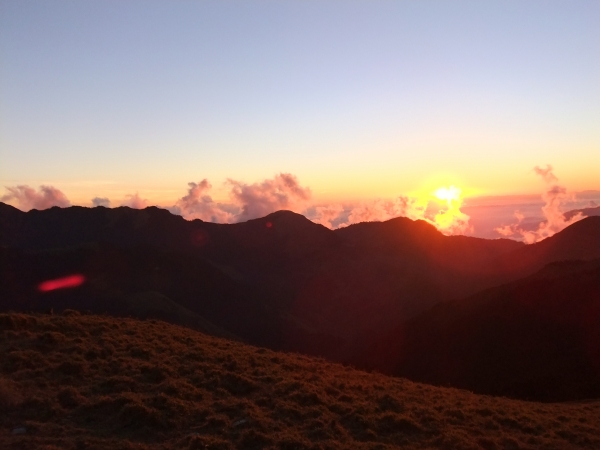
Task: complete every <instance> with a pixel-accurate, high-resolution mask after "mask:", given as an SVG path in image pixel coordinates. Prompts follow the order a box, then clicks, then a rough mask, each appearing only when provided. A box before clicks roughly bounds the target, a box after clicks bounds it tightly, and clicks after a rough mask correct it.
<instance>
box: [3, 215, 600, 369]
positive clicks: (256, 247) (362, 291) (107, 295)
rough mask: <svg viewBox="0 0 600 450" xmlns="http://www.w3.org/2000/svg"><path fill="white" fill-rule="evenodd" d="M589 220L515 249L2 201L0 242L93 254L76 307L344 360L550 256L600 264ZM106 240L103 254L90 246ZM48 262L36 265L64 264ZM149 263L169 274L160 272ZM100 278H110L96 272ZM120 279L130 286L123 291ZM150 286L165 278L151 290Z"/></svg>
mask: <svg viewBox="0 0 600 450" xmlns="http://www.w3.org/2000/svg"><path fill="white" fill-rule="evenodd" d="M598 219H600V218H594V217H590V218H586V219H583V220H581V221H579V222H577V223H575V224H574V225H572V226H571V227H568V228H567V229H565V230H563V231H562V232H560V233H558V234H556V235H555V236H553V237H552V238H549V239H546V240H544V241H542V242H540V243H537V244H532V245H525V244H523V243H519V242H516V241H512V240H508V239H496V240H486V239H479V238H472V237H466V236H444V235H443V234H441V233H440V232H439V231H437V230H436V229H435V228H434V227H433V226H431V225H430V224H428V223H426V222H423V221H412V220H410V219H407V218H396V219H392V220H389V221H386V222H370V223H359V224H355V225H351V226H348V227H346V228H342V229H339V230H329V229H327V228H325V227H323V226H321V225H318V224H315V223H312V222H311V221H309V220H308V219H306V218H305V217H303V216H302V215H299V214H295V213H293V212H290V211H278V212H276V213H273V214H270V215H268V216H266V217H263V218H260V219H255V220H250V221H247V222H243V223H236V224H215V223H207V222H203V221H201V220H193V221H186V220H184V219H183V218H182V217H180V216H175V215H172V214H171V213H169V212H168V211H166V210H162V209H159V208H155V207H150V208H146V209H143V210H133V209H130V208H127V207H119V208H114V209H109V208H103V207H98V208H83V207H71V208H64V209H61V208H50V209H48V210H44V211H36V210H32V211H29V212H27V213H24V212H21V211H18V210H16V209H15V208H12V207H10V206H8V205H5V204H0V225H1V226H2V230H1V234H0V246H3V247H6V248H7V249H8V250H19V251H22V252H28V255H29V256H23V255H22V256H21V257H22V258H33V259H36V258H38V259H40V258H41V259H40V261H42V260H43V258H45V257H46V256H44V252H50V253H52V254H54V255H55V257H56V258H58V259H60V258H67V259H68V258H69V257H70V256H68V255H67V256H65V255H66V253H64V252H65V251H66V250H69V251H70V252H77V251H83V252H84V254H85V255H87V256H81V257H80V258H79V259H78V260H77V261H79V263H80V264H81V270H83V269H85V268H86V267H87V266H86V261H87V260H88V259H89V260H92V261H95V260H97V259H101V260H102V258H105V259H104V260H103V261H105V262H104V263H102V264H100V265H97V266H95V267H96V268H95V272H93V276H92V279H93V280H96V279H105V280H108V281H107V284H106V285H105V288H103V289H104V290H101V291H97V292H96V293H94V295H88V296H83V295H82V296H80V297H79V298H83V297H85V298H86V299H87V300H86V301H88V302H90V301H92V300H93V301H94V302H97V305H96V306H95V307H94V308H91V306H89V305H88V306H86V308H88V309H90V310H94V311H103V310H108V307H107V306H106V305H104V303H106V302H112V303H113V304H120V303H119V301H118V300H115V298H120V297H118V296H116V297H115V295H114V293H115V292H116V293H117V294H119V292H126V295H127V296H132V295H136V294H144V293H145V292H155V293H157V294H159V295H162V296H163V297H166V298H167V299H169V300H172V301H173V302H175V303H177V304H178V305H180V306H181V307H183V308H185V309H186V310H189V311H192V312H193V313H195V314H197V315H198V316H199V317H201V318H203V319H204V320H206V321H208V322H209V323H211V324H213V325H214V326H216V327H218V328H220V329H222V330H224V331H226V332H229V333H232V334H233V335H236V336H238V337H240V338H242V339H244V340H246V341H247V342H250V343H255V344H260V345H265V346H268V347H270V348H274V349H279V350H290V351H298V352H302V353H308V354H314V355H320V356H325V357H327V358H329V359H333V360H338V361H342V360H343V361H349V362H353V361H354V360H355V359H356V358H358V357H359V356H360V355H361V354H362V352H363V351H364V350H365V349H367V348H369V346H370V345H371V344H373V343H375V342H377V341H378V340H379V339H380V337H381V336H383V335H385V334H386V333H388V332H391V331H393V330H395V329H397V328H398V326H399V325H401V324H403V323H406V322H407V321H409V320H411V319H412V318H414V317H416V316H417V315H419V314H421V313H423V312H425V311H427V310H428V309H429V308H431V307H433V306H434V305H436V304H439V303H441V302H446V301H449V300H452V299H457V298H464V297H467V296H469V295H474V294H475V293H477V292H479V291H481V290H484V289H488V288H490V287H493V286H497V285H500V284H502V283H508V282H511V281H514V280H517V279H519V278H523V277H526V276H529V275H531V274H533V273H535V272H536V271H537V270H540V269H541V268H542V267H543V266H544V265H545V264H548V263H551V262H554V261H560V260H562V259H591V258H599V257H600V222H599V221H598ZM107 246H108V247H110V248H112V249H113V250H111V251H112V252H113V253H112V254H113V255H114V256H113V257H108V256H107V255H109V254H111V253H110V252H108V253H107V251H105V250H102V249H104V248H108V247H107ZM81 248H86V249H87V250H80V249H81ZM94 248H99V249H100V250H99V253H95V251H92V250H90V249H94ZM78 249H79V250H78ZM57 250H61V251H62V253H61V252H60V251H58V252H57ZM86 251H87V252H88V253H85V252H86ZM131 252H133V253H136V252H137V253H139V255H138V256H135V257H134V256H131ZM144 252H146V253H144ZM56 255H58V256H56ZM61 255H62V256H61ZM128 255H129V256H128ZM58 259H57V260H55V261H54V262H52V263H51V264H47V266H48V267H62V266H61V264H63V263H59V262H58ZM146 260H147V263H146ZM113 261H114V262H113ZM177 261H185V263H184V262H177ZM23 264H25V263H23ZM36 264H37V265H36ZM40 264H42V263H41V262H38V263H35V264H34V263H33V262H29V263H26V264H25V266H26V267H28V265H33V266H35V267H40ZM65 264H66V263H65ZM68 267H69V270H70V271H76V270H77V267H76V266H74V265H70V266H68ZM155 267H171V268H172V269H170V270H168V271H167V275H165V276H164V277H163V278H161V277H157V274H156V272H155ZM116 268H120V269H118V270H117V269H116ZM36 270H37V269H36ZM45 270H46V269H45ZM65 270H66V269H65ZM86 270H87V269H86ZM103 271H105V272H106V273H107V274H109V275H107V276H106V277H104V278H102V277H103V275H102V273H103ZM53 273H54V274H55V275H52V276H59V275H60V274H58V272H57V271H54V272H53ZM65 273H66V272H65ZM134 274H135V277H133V275H134ZM44 276H46V275H44ZM47 276H50V274H49V272H48V275H47ZM132 277H133V278H132ZM16 278H17V279H19V277H16ZM21 278H22V277H21ZM128 279H135V283H134V284H133V285H128V286H126V287H123V286H125V285H124V284H123V283H125V281H124V280H128ZM161 279H168V280H169V281H168V283H167V282H166V281H165V282H163V284H160V285H159V284H158V281H157V280H161ZM211 280H213V281H214V282H213V281H211ZM211 283H212V284H211ZM94 286H97V284H96V285H94ZM177 286H182V287H177ZM183 286H185V288H184V287H183ZM19 289H20V288H19ZM23 292H25V291H23ZM61 295H67V294H61ZM119 295H120V294H119ZM42 297H43V298H45V296H42ZM42 297H40V296H38V297H37V298H42ZM6 298H7V300H6V301H7V302H10V301H13V300H14V298H13V300H11V299H10V298H8V297H6ZM15 298H16V297H15ZM19 298H24V296H21V297H19ZM155 298H158V297H155ZM111 299H112V300H111ZM25 301H26V300H23V302H25ZM19 302H21V300H19ZM82 302H83V300H82ZM13 303H14V302H13ZM65 307H66V306H65ZM69 307H71V306H69ZM20 310H23V309H22V308H21V309H20ZM36 310H39V309H36ZM136 314H137V313H136ZM172 315H173V314H172ZM175 316H177V314H175ZM161 318H163V319H165V320H171V319H169V318H168V317H166V316H164V317H161ZM178 320H179V319H178ZM178 320H175V321H174V322H175V323H180V322H179V321H178Z"/></svg>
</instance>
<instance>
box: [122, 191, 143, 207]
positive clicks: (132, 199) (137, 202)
mask: <svg viewBox="0 0 600 450" xmlns="http://www.w3.org/2000/svg"><path fill="white" fill-rule="evenodd" d="M125 197H126V198H127V200H125V201H124V202H123V203H122V204H121V206H129V207H130V208H133V209H144V208H146V207H147V206H148V200H147V199H145V198H141V197H140V195H139V194H138V193H137V192H136V193H135V194H129V195H126V196H125Z"/></svg>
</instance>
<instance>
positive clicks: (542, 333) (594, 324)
mask: <svg viewBox="0 0 600 450" xmlns="http://www.w3.org/2000/svg"><path fill="white" fill-rule="evenodd" d="M572 232H573V230H571V231H570V233H572ZM563 238H564V237H563ZM599 324H600V259H596V260H592V261H587V262H583V261H563V262H558V263H553V264H550V265H548V266H546V267H544V268H543V269H542V270H541V271H539V272H537V273H535V274H533V275H531V276H529V277H526V278H524V279H521V280H518V281H515V282H512V283H509V284H506V285H503V286H499V287H495V288H491V289H488V290H485V291H483V292H481V293H478V294H476V295H474V296H471V297H468V298H466V299H463V300H456V301H451V302H446V303H442V304H439V305H436V306H435V307H434V308H432V309H431V310H429V311H427V312H425V313H423V314H421V315H420V316H418V317H417V318H415V319H414V320H412V321H410V322H409V323H407V324H404V325H403V326H401V327H400V328H399V329H397V330H395V331H394V332H392V333H390V334H388V335H387V336H386V337H385V338H382V339H381V340H380V341H379V342H378V343H377V344H376V345H374V346H372V347H371V348H370V349H369V353H368V355H367V356H366V360H367V361H368V364H367V365H371V366H372V367H377V368H379V369H381V370H384V371H386V372H388V373H391V374H394V375H398V376H406V377H408V378H411V379H414V380H419V381H422V382H428V383H434V384H440V385H452V386H457V387H462V388H465V389H469V390H472V391H474V392H477V393H485V394H492V395H503V396H510V397H517V398H529V399H534V400H543V401H562V400H574V399H584V398H597V397H599V396H600V327H599Z"/></svg>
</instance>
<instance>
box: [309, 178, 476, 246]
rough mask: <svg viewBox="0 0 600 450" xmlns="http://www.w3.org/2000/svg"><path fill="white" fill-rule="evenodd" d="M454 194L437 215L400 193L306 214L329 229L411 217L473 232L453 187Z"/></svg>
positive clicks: (449, 231)
mask: <svg viewBox="0 0 600 450" xmlns="http://www.w3.org/2000/svg"><path fill="white" fill-rule="evenodd" d="M454 190H455V194H456V197H453V198H451V199H448V200H447V202H445V205H446V207H445V208H442V209H440V210H439V211H438V212H437V213H436V214H433V215H429V214H427V207H428V202H427V201H426V200H421V199H418V198H414V197H407V196H399V197H397V198H395V199H393V200H383V199H375V200H371V201H366V202H362V203H361V204H359V205H357V206H354V207H350V208H343V207H342V206H341V205H326V206H317V207H311V208H309V209H308V210H307V211H306V212H305V215H307V217H309V218H310V219H311V220H312V221H313V222H316V223H320V224H322V225H325V226H327V227H329V228H339V227H344V226H348V225H352V224H354V223H360V222H381V221H385V220H390V219H393V218H395V217H408V218H409V219H412V220H424V221H426V222H428V223H430V224H432V225H434V226H435V227H436V228H437V229H438V230H440V231H441V232H442V233H444V234H448V235H450V234H465V233H469V232H471V231H473V227H472V226H471V225H470V223H469V219H470V217H469V216H468V215H466V214H464V213H463V212H462V211H461V210H460V207H461V205H462V198H461V197H460V190H459V189H458V188H454Z"/></svg>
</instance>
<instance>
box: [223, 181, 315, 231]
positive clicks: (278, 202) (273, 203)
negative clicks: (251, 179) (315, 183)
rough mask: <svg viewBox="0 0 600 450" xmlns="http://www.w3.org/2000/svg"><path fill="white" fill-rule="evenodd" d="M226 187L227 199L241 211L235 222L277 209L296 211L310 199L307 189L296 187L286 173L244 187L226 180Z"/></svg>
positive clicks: (264, 214) (239, 183)
mask: <svg viewBox="0 0 600 450" xmlns="http://www.w3.org/2000/svg"><path fill="white" fill-rule="evenodd" d="M227 184H228V185H229V186H230V187H231V191H230V196H231V199H232V200H233V202H234V203H235V204H237V205H239V206H240V209H241V211H240V213H239V214H238V215H237V216H236V217H235V220H236V221H243V220H249V219H255V218H257V217H264V216H266V215H267V214H270V213H272V212H274V211H278V210H281V209H290V210H300V209H303V208H304V207H305V206H306V202H307V201H308V200H309V199H310V196H311V192H310V189H309V188H303V187H302V186H300V184H299V183H298V180H297V179H296V177H295V176H294V175H292V174H289V173H280V174H279V175H276V176H275V177H274V178H273V179H268V180H264V181H263V182H261V183H253V184H246V183H242V182H239V181H235V180H232V179H229V180H227Z"/></svg>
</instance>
